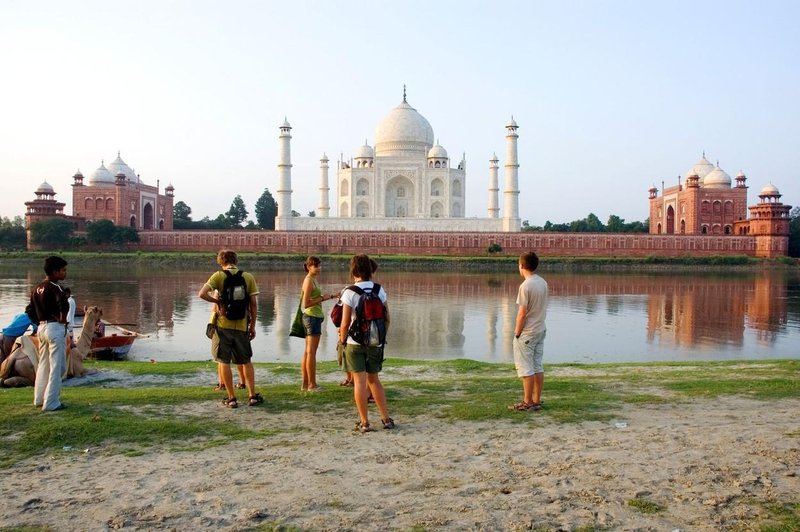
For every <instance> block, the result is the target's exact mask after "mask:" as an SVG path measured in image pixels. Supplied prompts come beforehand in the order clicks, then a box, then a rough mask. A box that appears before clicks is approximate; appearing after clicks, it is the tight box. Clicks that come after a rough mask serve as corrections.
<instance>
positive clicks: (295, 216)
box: [292, 209, 300, 218]
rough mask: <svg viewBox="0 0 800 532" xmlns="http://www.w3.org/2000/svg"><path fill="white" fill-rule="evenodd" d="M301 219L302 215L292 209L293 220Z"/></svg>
mask: <svg viewBox="0 0 800 532" xmlns="http://www.w3.org/2000/svg"><path fill="white" fill-rule="evenodd" d="M299 217H300V213H299V212H297V211H296V210H294V209H292V218H299Z"/></svg>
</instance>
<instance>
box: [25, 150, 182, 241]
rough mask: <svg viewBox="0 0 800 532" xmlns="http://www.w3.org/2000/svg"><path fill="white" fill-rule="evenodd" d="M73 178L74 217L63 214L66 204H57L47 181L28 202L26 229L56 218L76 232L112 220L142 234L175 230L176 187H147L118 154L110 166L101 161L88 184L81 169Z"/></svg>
mask: <svg viewBox="0 0 800 532" xmlns="http://www.w3.org/2000/svg"><path fill="white" fill-rule="evenodd" d="M72 179H73V184H72V216H68V215H66V214H64V206H65V204H64V203H61V202H58V201H56V199H55V196H56V192H55V190H54V189H53V187H52V186H51V185H50V184H49V183H48V182H47V181H45V182H44V183H42V184H41V185H39V187H38V188H37V189H36V191H35V192H34V194H35V195H36V199H34V200H33V201H27V202H25V206H26V212H25V222H26V224H25V225H26V227H30V226H31V225H32V224H34V223H36V222H37V221H39V220H41V219H44V218H49V217H54V216H57V217H60V218H64V219H66V220H69V221H70V222H71V223H72V224H73V227H74V228H75V230H76V231H83V230H85V229H86V222H93V221H96V220H111V221H112V222H114V225H121V226H126V227H133V228H134V229H137V230H140V231H154V230H155V231H171V230H172V215H173V210H172V207H173V205H172V202H173V196H174V192H175V189H174V187H173V186H172V185H171V184H170V185H167V187H166V189H165V190H164V194H161V193H160V192H159V184H158V182H156V186H152V185H147V184H145V183H144V182H143V181H142V180H141V179H139V175H138V174H136V173H135V172H134V171H133V170H132V169H131V168H130V167H129V166H128V165H127V164H125V161H123V160H122V158H121V157H120V154H119V152H117V158H116V159H114V161H112V162H111V164H109V165H108V167H106V166H105V164H104V162H103V161H101V162H100V167H99V168H98V169H97V170H95V171H94V172H93V173H92V175H91V176H90V178H89V182H88V183H84V179H85V178H84V176H83V174H82V173H81V171H80V170H78V172H77V173H76V174H75V175H74V176H72Z"/></svg>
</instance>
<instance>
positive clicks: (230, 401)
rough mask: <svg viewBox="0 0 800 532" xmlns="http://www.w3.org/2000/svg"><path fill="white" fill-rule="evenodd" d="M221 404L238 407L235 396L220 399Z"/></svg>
mask: <svg viewBox="0 0 800 532" xmlns="http://www.w3.org/2000/svg"><path fill="white" fill-rule="evenodd" d="M222 404H223V405H224V406H227V407H228V408H238V407H239V403H238V402H237V401H236V398H235V397H226V398H225V399H223V400H222Z"/></svg>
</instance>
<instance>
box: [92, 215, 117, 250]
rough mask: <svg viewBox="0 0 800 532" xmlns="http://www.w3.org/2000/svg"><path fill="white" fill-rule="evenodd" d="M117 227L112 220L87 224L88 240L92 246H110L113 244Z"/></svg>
mask: <svg viewBox="0 0 800 532" xmlns="http://www.w3.org/2000/svg"><path fill="white" fill-rule="evenodd" d="M115 233H116V227H114V222H112V221H111V220H96V221H94V222H92V223H89V224H86V240H87V241H88V242H89V243H90V244H108V243H110V242H113V240H114V234H115Z"/></svg>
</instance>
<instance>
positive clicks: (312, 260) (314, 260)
mask: <svg viewBox="0 0 800 532" xmlns="http://www.w3.org/2000/svg"><path fill="white" fill-rule="evenodd" d="M321 262H322V261H320V260H319V257H315V256H314V255H311V256H310V257H308V258H307V259H306V261H305V262H304V263H303V269H304V270H305V271H306V272H308V269H309V268H311V267H312V266H319V265H320V263H321Z"/></svg>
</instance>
